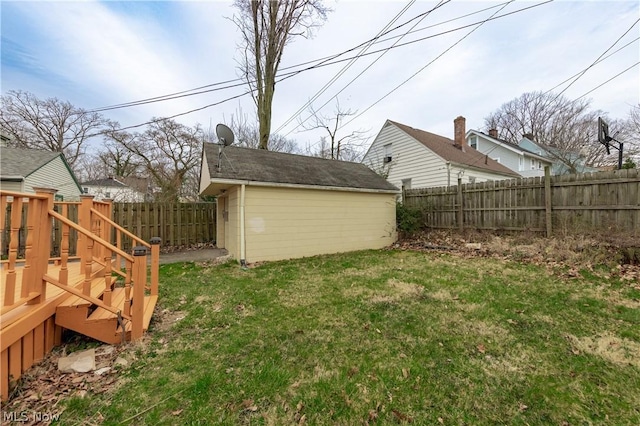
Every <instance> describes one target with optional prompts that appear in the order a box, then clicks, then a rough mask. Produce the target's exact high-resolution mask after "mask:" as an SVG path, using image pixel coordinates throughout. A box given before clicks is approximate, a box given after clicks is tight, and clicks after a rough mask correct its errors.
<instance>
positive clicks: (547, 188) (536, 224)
mask: <svg viewBox="0 0 640 426" xmlns="http://www.w3.org/2000/svg"><path fill="white" fill-rule="evenodd" d="M545 172H546V173H545V176H544V177H534V178H523V179H511V180H504V181H490V182H482V183H474V184H465V185H461V180H460V179H458V185H457V186H452V187H438V188H421V189H410V190H407V191H406V192H405V193H404V200H405V201H404V203H405V204H406V205H407V206H408V207H411V208H418V209H420V210H421V212H422V218H423V223H424V226H425V227H427V228H446V229H456V228H457V229H459V230H464V229H477V230H509V231H535V232H543V233H546V235H547V236H551V235H552V234H553V233H554V231H555V232H557V231H562V232H570V233H571V232H603V231H604V232H608V233H617V232H623V233H627V234H629V235H633V236H635V235H640V173H639V171H638V170H637V169H629V170H616V171H611V172H598V173H585V174H574V175H559V176H550V175H549V171H548V169H547V170H545Z"/></svg>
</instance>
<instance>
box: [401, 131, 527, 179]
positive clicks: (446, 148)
mask: <svg viewBox="0 0 640 426" xmlns="http://www.w3.org/2000/svg"><path fill="white" fill-rule="evenodd" d="M389 122H390V123H391V124H393V125H394V126H396V127H397V128H399V129H400V130H402V131H403V132H405V133H406V134H408V135H409V136H411V137H412V138H414V139H415V140H417V141H418V142H420V143H421V144H423V145H424V146H426V147H427V148H429V149H430V150H431V151H433V152H434V153H435V154H436V155H438V156H440V157H441V158H443V159H445V160H447V161H451V162H452V163H458V164H462V165H465V166H470V167H475V168H477V169H484V170H487V171H491V172H494V173H500V174H503V175H506V176H513V177H520V175H519V174H518V173H516V172H514V171H513V170H511V169H510V168H508V167H505V166H503V165H502V164H500V163H498V162H497V161H495V160H492V159H491V158H489V157H488V156H487V155H485V154H482V153H480V152H479V151H476V150H475V149H473V148H468V149H466V150H465V151H462V150H461V149H459V148H457V147H456V146H455V143H454V141H453V140H451V139H449V138H445V137H444V136H440V135H436V134H435V133H429V132H425V131H424V130H420V129H414V128H413V127H410V126H407V125H406V124H400V123H398V122H396V121H391V120H389Z"/></svg>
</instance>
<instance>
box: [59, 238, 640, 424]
mask: <svg viewBox="0 0 640 426" xmlns="http://www.w3.org/2000/svg"><path fill="white" fill-rule="evenodd" d="M160 274H161V289H160V290H161V299H160V302H159V303H160V306H159V310H164V312H163V314H162V315H159V316H158V318H157V319H155V320H154V321H155V322H152V327H151V332H150V333H149V334H148V336H147V338H146V339H145V341H144V343H142V344H139V345H134V346H133V348H132V351H134V352H135V358H136V359H135V361H134V362H133V363H132V364H131V365H130V366H129V367H128V368H126V369H124V370H123V373H122V384H121V385H120V386H119V387H118V388H117V389H116V390H115V391H114V392H110V393H103V394H99V395H88V396H87V397H86V398H85V399H82V400H79V399H78V398H74V399H69V400H67V401H66V411H64V414H63V416H62V422H61V423H63V424H74V423H76V422H78V423H82V422H83V421H85V420H87V419H88V421H89V422H93V423H101V422H103V423H105V424H117V423H120V422H122V421H124V420H127V419H130V418H132V417H133V416H136V415H137V416H136V417H135V418H133V419H132V420H130V421H128V423H130V424H136V425H137V424H148V425H156V424H185V425H209V424H216V425H217V424H221V425H225V424H228V425H236V424H247V425H248V424H252V425H259V424H265V425H283V424H302V423H305V424H313V425H326V424H332V425H354V424H397V423H403V422H409V421H412V422H413V423H414V424H440V423H444V424H474V425H475V424H516V425H517V424H522V425H525V424H529V425H535V424H541V425H542V424H557V425H560V424H571V425H577V424H616V425H618V424H619V425H623V424H640V303H639V302H638V292H637V291H636V290H632V289H631V287H630V286H629V285H628V283H626V284H625V283H622V282H618V281H616V280H614V279H609V280H606V279H601V280H598V279H597V277H594V276H589V277H585V278H584V279H583V278H580V279H573V280H567V279H562V278H559V277H557V276H554V275H553V274H552V273H551V272H548V271H547V270H545V269H543V268H540V267H536V266H532V265H526V264H519V263H508V262H505V261H501V260H496V259H488V258H471V259H469V258H462V257H457V256H455V255H449V254H441V253H417V252H400V251H365V252H357V253H350V254H344V255H333V256H322V257H314V258H308V259H302V260H294V261H286V262H274V263H268V264H264V265H261V266H259V267H256V268H253V269H249V270H242V269H240V268H239V267H237V266H235V265H233V264H226V265H220V266H215V267H212V266H207V265H195V264H192V263H187V264H172V265H164V266H161V271H160ZM147 409H148V411H145V412H143V411H144V410H147Z"/></svg>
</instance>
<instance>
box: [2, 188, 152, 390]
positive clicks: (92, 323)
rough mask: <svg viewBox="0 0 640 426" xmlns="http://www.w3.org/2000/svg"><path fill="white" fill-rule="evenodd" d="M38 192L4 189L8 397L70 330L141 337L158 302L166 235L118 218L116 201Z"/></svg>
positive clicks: (104, 337) (117, 339)
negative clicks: (141, 232)
mask: <svg viewBox="0 0 640 426" xmlns="http://www.w3.org/2000/svg"><path fill="white" fill-rule="evenodd" d="M35 191H36V194H27V193H20V192H11V191H5V190H0V243H3V244H4V243H6V242H8V248H7V249H6V257H7V258H6V259H0V308H1V312H0V346H1V348H0V355H1V356H0V399H2V400H4V399H6V398H7V397H8V395H9V394H10V391H11V388H12V387H13V386H14V385H15V383H16V382H17V380H18V379H19V378H20V376H21V375H22V373H23V372H24V371H26V370H27V369H28V368H30V367H31V366H32V365H33V364H34V363H36V362H38V361H39V360H41V359H43V357H44V355H45V354H46V353H47V352H49V351H50V350H52V349H53V347H54V346H55V345H57V344H59V343H61V341H62V331H63V330H64V329H68V330H73V331H75V332H78V333H81V334H84V335H86V336H88V337H91V338H94V339H96V340H99V341H102V342H104V343H109V344H119V343H123V342H126V341H135V340H139V339H141V338H142V337H143V335H144V332H145V331H147V330H148V328H149V323H150V322H151V317H152V315H153V311H154V309H155V306H156V303H157V301H158V278H159V277H158V271H159V255H160V238H158V237H154V238H152V239H151V241H149V242H146V241H143V240H142V239H140V238H139V237H137V236H136V235H134V234H132V233H131V232H129V231H127V230H126V229H124V228H123V227H122V226H121V225H119V224H117V223H115V222H114V221H113V220H111V217H112V205H111V202H110V201H95V200H93V197H92V196H87V195H83V196H81V200H80V202H65V201H62V202H56V201H55V200H54V193H55V191H54V190H50V189H47V188H35ZM56 238H57V239H56ZM54 240H55V244H54ZM125 241H127V245H128V246H129V247H132V250H131V251H129V250H128V249H127V250H125V249H124V247H125ZM3 247H4V246H3ZM54 248H55V249H54ZM3 250H4V249H3ZM149 258H150V259H151V263H150V265H148V259H149Z"/></svg>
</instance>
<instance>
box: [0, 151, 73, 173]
mask: <svg viewBox="0 0 640 426" xmlns="http://www.w3.org/2000/svg"><path fill="white" fill-rule="evenodd" d="M59 155H61V154H60V153H59V152H52V151H40V150H35V149H28V150H27V149H20V148H7V147H2V148H0V175H1V176H22V177H23V178H26V177H27V176H29V175H30V174H31V173H33V172H35V171H36V170H38V169H39V168H41V167H42V166H44V165H45V164H47V163H49V162H50V161H51V160H53V159H54V158H56V157H57V156H59Z"/></svg>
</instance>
